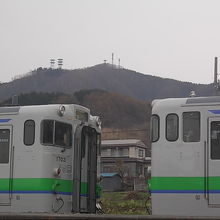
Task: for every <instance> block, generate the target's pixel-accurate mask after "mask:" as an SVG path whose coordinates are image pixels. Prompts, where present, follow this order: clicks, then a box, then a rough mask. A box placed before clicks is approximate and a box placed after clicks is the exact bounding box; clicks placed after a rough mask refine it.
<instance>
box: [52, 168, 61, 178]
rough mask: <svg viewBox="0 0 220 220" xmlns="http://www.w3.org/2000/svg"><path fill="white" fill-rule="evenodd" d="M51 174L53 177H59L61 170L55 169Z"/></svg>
mask: <svg viewBox="0 0 220 220" xmlns="http://www.w3.org/2000/svg"><path fill="white" fill-rule="evenodd" d="M53 174H54V176H60V174H61V168H60V167H58V168H55V169H54V171H53Z"/></svg>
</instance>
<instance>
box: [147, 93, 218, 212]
mask: <svg viewBox="0 0 220 220" xmlns="http://www.w3.org/2000/svg"><path fill="white" fill-rule="evenodd" d="M151 141H152V170H151V180H150V190H151V196H152V197H151V198H152V214H153V215H178V216H181V215H182V216H219V215H220V97H192V98H175V99H164V100H155V101H153V103H152V118H151Z"/></svg>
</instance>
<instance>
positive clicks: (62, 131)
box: [55, 122, 72, 147]
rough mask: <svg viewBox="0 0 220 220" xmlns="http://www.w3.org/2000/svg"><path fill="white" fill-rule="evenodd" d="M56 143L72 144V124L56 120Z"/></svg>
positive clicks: (66, 145) (60, 144)
mask: <svg viewBox="0 0 220 220" xmlns="http://www.w3.org/2000/svg"><path fill="white" fill-rule="evenodd" d="M55 145H59V146H64V147H71V146H72V126H71V125H69V124H65V123H62V122H55Z"/></svg>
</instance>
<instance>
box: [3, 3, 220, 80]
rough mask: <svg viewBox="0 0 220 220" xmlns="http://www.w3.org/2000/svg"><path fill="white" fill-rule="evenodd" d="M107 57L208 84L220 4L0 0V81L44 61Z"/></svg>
mask: <svg viewBox="0 0 220 220" xmlns="http://www.w3.org/2000/svg"><path fill="white" fill-rule="evenodd" d="M112 53H114V58H115V59H114V62H115V64H117V63H118V59H119V58H120V60H121V65H122V66H123V67H125V68H128V69H132V70H135V71H138V72H141V73H144V74H151V75H155V76H160V77H164V78H172V79H177V80H181V81H190V82H197V83H205V84H207V83H211V82H213V66H214V57H215V56H220V1H219V0H0V60H1V62H0V64H1V67H0V73H1V75H0V81H1V82H7V81H10V80H11V79H12V78H13V77H15V76H17V75H20V74H24V73H27V72H29V71H31V70H34V69H35V68H38V67H49V66H50V59H51V58H54V59H58V58H63V61H64V68H67V69H75V68H82V67H88V66H93V65H96V64H99V63H102V62H103V60H104V59H106V60H107V62H111V54H112ZM219 60H220V59H219ZM219 63H220V62H219ZM219 67H220V64H219Z"/></svg>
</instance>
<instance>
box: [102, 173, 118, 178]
mask: <svg viewBox="0 0 220 220" xmlns="http://www.w3.org/2000/svg"><path fill="white" fill-rule="evenodd" d="M101 176H103V177H113V176H119V174H118V173H101Z"/></svg>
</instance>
